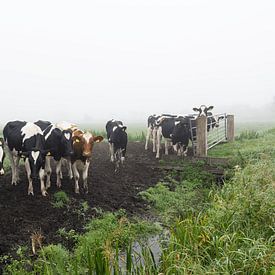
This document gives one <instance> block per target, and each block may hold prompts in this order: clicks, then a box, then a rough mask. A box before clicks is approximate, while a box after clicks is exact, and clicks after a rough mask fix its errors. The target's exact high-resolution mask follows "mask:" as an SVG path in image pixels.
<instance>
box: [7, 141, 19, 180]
mask: <svg viewBox="0 0 275 275" xmlns="http://www.w3.org/2000/svg"><path fill="white" fill-rule="evenodd" d="M5 149H6V152H7V155H8V158H9V161H10V164H11V174H12V178H11V185H13V184H14V185H16V180H15V164H14V158H13V154H12V152H11V150H10V149H9V147H8V146H7V145H5Z"/></svg>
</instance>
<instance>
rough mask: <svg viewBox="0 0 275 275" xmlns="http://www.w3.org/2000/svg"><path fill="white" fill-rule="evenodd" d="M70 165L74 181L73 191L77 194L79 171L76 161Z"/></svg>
mask: <svg viewBox="0 0 275 275" xmlns="http://www.w3.org/2000/svg"><path fill="white" fill-rule="evenodd" d="M72 167H73V175H74V182H75V186H74V192H75V193H77V194H79V184H78V181H79V172H78V170H77V165H76V162H74V163H73V165H72Z"/></svg>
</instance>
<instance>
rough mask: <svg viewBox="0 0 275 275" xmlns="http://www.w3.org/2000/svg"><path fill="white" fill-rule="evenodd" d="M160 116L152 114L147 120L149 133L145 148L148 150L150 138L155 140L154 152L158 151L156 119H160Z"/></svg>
mask: <svg viewBox="0 0 275 275" xmlns="http://www.w3.org/2000/svg"><path fill="white" fill-rule="evenodd" d="M159 117H160V116H157V115H155V114H154V115H151V116H149V117H148V120H147V134H146V141H145V150H148V143H149V141H150V138H152V141H153V153H155V152H156V138H157V127H158V126H157V125H156V121H157V120H158V119H159Z"/></svg>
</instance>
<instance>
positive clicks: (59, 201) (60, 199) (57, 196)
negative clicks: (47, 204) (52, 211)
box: [52, 191, 70, 208]
mask: <svg viewBox="0 0 275 275" xmlns="http://www.w3.org/2000/svg"><path fill="white" fill-rule="evenodd" d="M53 197H54V202H53V203H52V205H53V207H54V208H62V207H64V206H66V205H68V203H69V201H70V199H69V197H68V195H67V194H66V192H64V191H58V192H56V193H54V195H53Z"/></svg>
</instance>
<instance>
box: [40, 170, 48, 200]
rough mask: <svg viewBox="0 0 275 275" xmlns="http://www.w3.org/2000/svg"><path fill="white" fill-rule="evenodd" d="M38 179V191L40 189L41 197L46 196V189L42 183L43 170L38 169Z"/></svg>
mask: <svg viewBox="0 0 275 275" xmlns="http://www.w3.org/2000/svg"><path fill="white" fill-rule="evenodd" d="M39 178H40V189H41V193H42V196H44V197H45V196H47V194H48V193H47V191H46V187H45V183H44V178H45V171H44V169H42V168H41V169H40V170H39Z"/></svg>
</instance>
